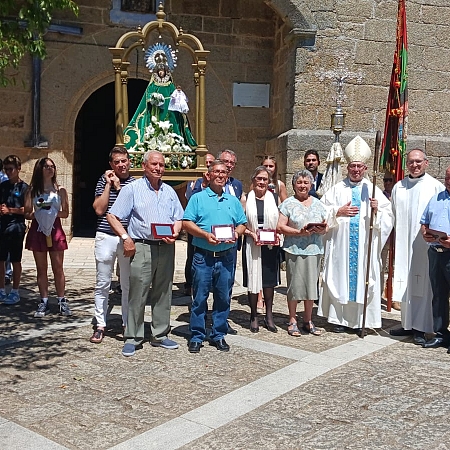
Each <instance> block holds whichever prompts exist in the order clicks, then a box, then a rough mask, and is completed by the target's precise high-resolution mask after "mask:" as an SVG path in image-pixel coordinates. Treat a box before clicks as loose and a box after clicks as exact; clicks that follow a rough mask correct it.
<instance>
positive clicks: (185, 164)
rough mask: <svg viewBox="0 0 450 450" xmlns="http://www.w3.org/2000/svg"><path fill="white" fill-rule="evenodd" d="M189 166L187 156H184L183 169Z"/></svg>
mask: <svg viewBox="0 0 450 450" xmlns="http://www.w3.org/2000/svg"><path fill="white" fill-rule="evenodd" d="M187 166H188V162H187V159H186V157H184V158H183V161H181V167H182V168H183V169H186V167H187Z"/></svg>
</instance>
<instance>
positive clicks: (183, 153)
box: [130, 92, 196, 170]
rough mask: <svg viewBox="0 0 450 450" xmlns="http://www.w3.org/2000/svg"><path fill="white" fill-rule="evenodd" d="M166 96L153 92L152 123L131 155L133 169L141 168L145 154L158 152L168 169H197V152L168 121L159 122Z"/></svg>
mask: <svg viewBox="0 0 450 450" xmlns="http://www.w3.org/2000/svg"><path fill="white" fill-rule="evenodd" d="M164 100H165V99H164V96H163V95H161V94H159V93H157V92H153V93H152V95H151V97H150V99H149V102H150V104H151V105H152V117H151V123H150V125H149V126H148V127H146V129H145V132H144V138H143V140H142V142H141V143H140V144H139V145H138V146H137V148H136V150H135V151H134V152H130V153H131V155H130V156H131V161H132V165H133V167H140V165H141V164H142V158H143V156H144V153H145V152H147V151H149V150H158V151H160V152H161V153H163V154H164V161H165V167H166V169H171V170H177V169H187V168H193V167H195V163H196V157H195V152H193V150H192V149H191V147H189V146H188V145H186V144H185V143H184V139H183V138H182V137H181V136H180V135H178V134H176V133H174V132H173V131H172V128H173V126H172V124H171V123H170V121H168V120H159V107H160V106H161V105H163V104H164Z"/></svg>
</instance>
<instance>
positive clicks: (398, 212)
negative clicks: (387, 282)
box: [390, 149, 445, 345]
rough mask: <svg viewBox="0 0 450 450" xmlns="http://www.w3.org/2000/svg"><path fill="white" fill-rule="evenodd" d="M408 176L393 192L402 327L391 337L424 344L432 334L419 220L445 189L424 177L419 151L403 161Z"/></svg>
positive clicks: (397, 298) (395, 292) (395, 286)
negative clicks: (431, 201)
mask: <svg viewBox="0 0 450 450" xmlns="http://www.w3.org/2000/svg"><path fill="white" fill-rule="evenodd" d="M406 167H407V169H408V172H409V175H408V176H407V177H405V178H404V179H403V180H401V181H399V182H398V183H396V185H395V186H394V189H393V190H392V196H391V201H392V209H393V211H394V215H395V268H394V282H393V296H392V297H393V300H395V301H398V302H401V311H402V326H401V328H397V329H394V330H391V331H390V333H391V335H393V336H405V335H413V336H414V337H413V339H414V343H415V344H417V345H423V344H425V336H424V333H432V332H433V313H432V308H431V300H432V297H433V292H432V290H431V284H430V278H429V275H428V258H427V251H428V246H427V243H426V242H425V241H424V240H423V239H422V236H421V232H420V219H421V217H422V213H423V212H424V210H425V208H426V206H427V204H428V202H429V201H430V199H431V198H432V197H433V196H434V195H435V194H437V193H439V192H442V191H443V190H444V189H445V187H444V185H443V184H442V183H440V182H439V181H438V180H436V179H434V178H433V177H432V176H430V175H428V174H427V173H426V169H427V167H428V158H427V156H426V155H425V153H424V152H423V150H420V149H414V150H411V151H410V152H409V153H408V155H407V157H406Z"/></svg>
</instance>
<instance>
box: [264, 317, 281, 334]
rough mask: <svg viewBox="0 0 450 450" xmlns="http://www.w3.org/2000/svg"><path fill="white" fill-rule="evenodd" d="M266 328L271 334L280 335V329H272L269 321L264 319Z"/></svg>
mask: <svg viewBox="0 0 450 450" xmlns="http://www.w3.org/2000/svg"><path fill="white" fill-rule="evenodd" d="M263 323H264V326H265V327H266V328H267V329H268V330H269V331H270V332H271V333H278V328H277V327H276V326H275V325H274V326H273V327H271V326H270V325H269V324H268V323H267V320H266V319H265V318H264V321H263Z"/></svg>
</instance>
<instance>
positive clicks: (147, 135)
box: [144, 125, 155, 141]
mask: <svg viewBox="0 0 450 450" xmlns="http://www.w3.org/2000/svg"><path fill="white" fill-rule="evenodd" d="M154 134H155V129H154V128H153V127H152V126H151V125H149V126H148V127H146V128H145V134H144V140H145V141H148V140H149V139H150V138H151V137H152V136H153V135H154Z"/></svg>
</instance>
